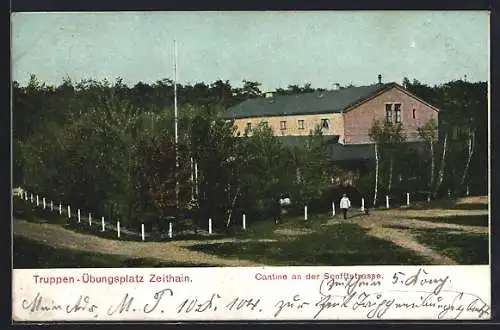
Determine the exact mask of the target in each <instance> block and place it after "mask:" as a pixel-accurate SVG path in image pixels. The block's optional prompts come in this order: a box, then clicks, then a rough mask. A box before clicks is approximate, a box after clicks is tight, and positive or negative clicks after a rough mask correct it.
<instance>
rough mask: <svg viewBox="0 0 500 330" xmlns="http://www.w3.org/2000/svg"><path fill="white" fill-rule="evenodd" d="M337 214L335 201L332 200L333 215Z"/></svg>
mask: <svg viewBox="0 0 500 330" xmlns="http://www.w3.org/2000/svg"><path fill="white" fill-rule="evenodd" d="M334 216H335V202H332V217H334Z"/></svg>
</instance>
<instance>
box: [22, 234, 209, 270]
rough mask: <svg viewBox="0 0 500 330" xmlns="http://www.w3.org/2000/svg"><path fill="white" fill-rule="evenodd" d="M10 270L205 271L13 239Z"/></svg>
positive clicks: (187, 264)
mask: <svg viewBox="0 0 500 330" xmlns="http://www.w3.org/2000/svg"><path fill="white" fill-rule="evenodd" d="M13 246H14V249H13V250H14V253H13V260H14V268H18V269H21V268H107V267H110V268H119V267H209V266H211V265H207V264H190V263H179V262H170V263H166V262H162V261H159V260H155V259H148V258H129V257H126V256H120V255H115V254H105V253H93V252H84V251H79V250H74V249H66V248H55V247H51V246H48V245H45V244H42V243H39V242H35V241H33V240H30V239H27V238H24V237H18V236H14V244H13Z"/></svg>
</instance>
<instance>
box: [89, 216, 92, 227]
mask: <svg viewBox="0 0 500 330" xmlns="http://www.w3.org/2000/svg"><path fill="white" fill-rule="evenodd" d="M89 226H91V227H92V214H91V213H89Z"/></svg>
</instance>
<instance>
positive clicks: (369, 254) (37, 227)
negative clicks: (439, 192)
mask: <svg viewBox="0 0 500 330" xmlns="http://www.w3.org/2000/svg"><path fill="white" fill-rule="evenodd" d="M21 205H23V204H22V203H16V204H15V217H16V218H15V220H14V229H15V230H14V233H15V236H14V266H15V267H16V268H38V267H41V268H51V267H188V266H193V267H195V266H199V267H202V266H222V265H233V262H234V265H240V264H241V263H239V262H238V260H247V261H253V262H255V263H256V264H265V265H275V266H286V265H297V266H308V265H310V266H322V265H323V266H328V265H420V264H442V262H443V261H439V260H441V259H436V258H435V257H434V255H437V256H439V255H441V256H443V257H446V258H448V259H447V260H448V261H447V262H453V263H456V264H488V262H489V260H488V250H489V246H488V215H487V213H486V212H487V204H484V201H482V203H472V204H470V205H472V209H471V210H467V208H466V205H468V204H467V203H464V204H461V206H460V208H459V209H454V208H453V205H458V204H450V203H449V201H445V200H441V201H436V202H434V203H431V204H428V208H426V209H424V208H422V207H417V208H416V209H391V210H376V211H372V212H371V213H370V215H365V214H362V213H360V212H357V211H355V210H353V211H352V212H350V215H349V219H348V220H343V219H342V217H341V216H340V215H337V216H335V217H331V215H328V214H317V215H313V216H311V217H310V218H309V220H308V221H304V220H303V218H302V217H298V216H293V215H291V216H286V217H284V218H283V219H282V221H281V222H280V223H278V224H276V223H275V222H274V221H272V220H270V219H269V220H262V221H258V222H254V223H253V224H252V225H251V226H250V227H249V228H248V229H247V231H245V232H238V233H234V234H233V235H211V236H209V237H199V236H198V237H190V238H189V237H188V238H182V237H180V238H176V239H173V240H170V239H164V240H163V242H154V241H152V240H150V239H147V240H146V242H134V240H135V241H137V239H133V238H127V237H122V238H120V242H119V244H120V248H118V249H117V248H116V246H117V245H116V244H118V242H117V241H116V237H115V236H114V235H112V234H111V235H110V234H109V233H108V234H104V235H102V234H100V233H97V232H93V231H91V230H89V228H88V224H87V223H83V222H82V223H80V224H78V223H75V219H72V223H68V221H67V219H65V218H63V217H59V216H57V215H56V216H53V217H52V218H50V217H47V218H44V215H47V213H43V210H42V212H41V211H40V208H36V209H32V208H31V207H25V208H24V209H23V208H21V207H20V206H21ZM443 205H449V206H450V208H439V207H438V206H443ZM479 205H482V209H479ZM27 210H31V212H32V213H31V214H32V217H31V218H29V215H30V213H29V212H28V211H27ZM450 214H451V215H450ZM16 219H23V221H26V220H27V221H28V222H26V223H30V224H31V225H29V226H26V225H21V227H16V226H17V225H16V222H18V221H21V220H16ZM47 224H50V225H48V226H47ZM16 228H26V229H28V228H29V230H30V231H19V229H16ZM56 228H60V229H59V230H57V233H56V231H55V229H56ZM40 231H43V233H40ZM77 233H78V234H77ZM39 234H40V235H39ZM82 234H83V235H82ZM96 234H100V235H99V236H100V237H102V238H101V239H99V241H96V240H95V235H96ZM65 235H66V236H67V237H68V238H66V236H65ZM69 237H72V238H69ZM111 239H112V240H111ZM68 240H69V241H68ZM96 243H98V244H97V245H99V247H98V248H97V247H96ZM61 244H62V245H61ZM419 244H420V245H421V247H418V245H419ZM68 246H71V247H72V248H67V247H68ZM78 247H82V250H79V249H78ZM85 247H87V248H88V247H91V248H92V250H93V251H99V253H96V252H90V251H88V250H85V249H86V248H85ZM108 247H113V248H112V249H111V248H109V249H108ZM172 247H175V249H174V250H171V248H172ZM429 248H430V249H431V250H426V249H429ZM163 250H166V251H171V252H166V253H164V254H157V252H161V251H163ZM130 251H135V252H133V253H128V252H130ZM174 251H177V252H174ZM124 252H127V253H128V254H127V256H123V255H121V253H124ZM172 253H173V254H175V255H173V254H172ZM191 253H197V255H196V256H191ZM153 254H156V256H155V257H153ZM160 255H161V257H159V256H160ZM178 256H181V257H180V258H179V257H178ZM208 256H213V257H215V259H213V258H212V259H211V260H208V259H210V258H208Z"/></svg>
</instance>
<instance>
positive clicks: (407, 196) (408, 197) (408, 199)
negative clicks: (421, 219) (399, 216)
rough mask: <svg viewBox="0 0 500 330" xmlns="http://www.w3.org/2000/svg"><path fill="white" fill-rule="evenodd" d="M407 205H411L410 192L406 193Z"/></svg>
mask: <svg viewBox="0 0 500 330" xmlns="http://www.w3.org/2000/svg"><path fill="white" fill-rule="evenodd" d="M406 206H410V193H406Z"/></svg>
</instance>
